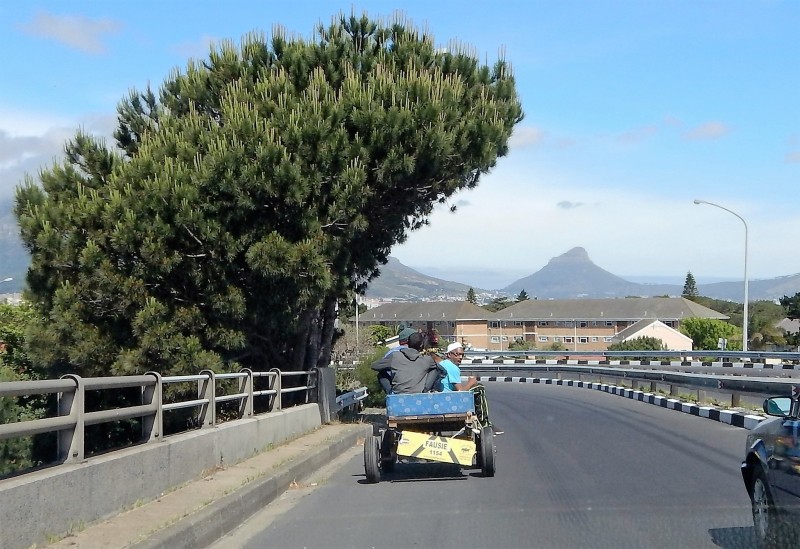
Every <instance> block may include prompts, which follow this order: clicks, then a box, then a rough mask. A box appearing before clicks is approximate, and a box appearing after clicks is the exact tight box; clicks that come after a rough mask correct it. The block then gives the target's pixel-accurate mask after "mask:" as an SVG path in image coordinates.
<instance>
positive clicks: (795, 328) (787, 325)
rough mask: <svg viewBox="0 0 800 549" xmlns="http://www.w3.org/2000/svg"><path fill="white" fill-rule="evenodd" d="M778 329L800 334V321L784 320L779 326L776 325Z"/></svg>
mask: <svg viewBox="0 0 800 549" xmlns="http://www.w3.org/2000/svg"><path fill="white" fill-rule="evenodd" d="M775 327H776V328H780V329H781V330H783V331H785V332H788V333H790V334H794V333H797V332H800V320H791V319H789V318H784V319H783V320H781V321H780V322H778V323H777V324H775Z"/></svg>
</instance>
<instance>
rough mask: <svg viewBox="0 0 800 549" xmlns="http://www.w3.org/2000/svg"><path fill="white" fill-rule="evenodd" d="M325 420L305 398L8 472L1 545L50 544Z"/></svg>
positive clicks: (1, 497)
mask: <svg viewBox="0 0 800 549" xmlns="http://www.w3.org/2000/svg"><path fill="white" fill-rule="evenodd" d="M320 425H321V421H320V409H319V406H318V405H317V404H306V405H302V406H297V407H294V408H289V409H286V410H283V411H280V412H271V413H269V414H266V415H263V416H257V417H254V418H252V419H243V420H237V421H233V422H230V423H225V424H221V425H218V426H217V427H214V428H211V429H202V430H198V431H193V432H191V433H185V434H180V435H174V436H171V437H167V438H166V439H164V440H162V441H160V442H155V443H149V444H142V445H140V446H135V447H131V448H127V449H124V450H118V451H115V452H113V453H111V454H107V455H104V456H97V457H92V458H89V459H88V460H86V461H85V462H84V463H80V464H76V465H59V466H56V467H52V468H49V469H45V470H42V471H37V472H35V473H30V474H28V475H24V476H21V477H17V478H11V479H6V480H2V481H0V549H23V548H26V547H30V546H31V545H32V544H44V543H46V542H47V541H48V538H49V536H56V535H61V534H64V533H67V532H70V531H73V530H78V529H80V528H82V527H83V526H84V525H86V524H89V523H90V522H93V521H96V520H99V519H102V518H105V517H108V516H113V515H115V514H118V513H119V512H120V511H122V510H124V509H126V508H130V507H133V506H135V505H136V504H137V503H142V502H145V501H149V500H152V499H155V498H157V497H159V496H160V495H161V494H163V493H164V492H167V491H169V490H170V489H171V488H174V487H177V486H180V485H181V484H184V483H186V482H188V481H190V480H193V479H196V478H198V477H199V476H201V475H202V474H203V472H205V471H209V470H211V469H213V468H215V467H218V466H220V465H222V466H225V465H232V464H234V463H238V462H240V461H242V460H244V459H247V458H249V457H251V456H253V455H255V454H257V453H260V452H262V451H264V450H266V449H268V448H269V446H270V445H273V444H280V443H282V442H285V441H287V440H290V439H292V438H295V437H297V436H300V435H303V434H305V433H308V432H310V431H313V430H314V429H316V428H318V427H320ZM200 503H202V502H198V504H200Z"/></svg>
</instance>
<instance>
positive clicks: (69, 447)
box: [0, 369, 316, 463]
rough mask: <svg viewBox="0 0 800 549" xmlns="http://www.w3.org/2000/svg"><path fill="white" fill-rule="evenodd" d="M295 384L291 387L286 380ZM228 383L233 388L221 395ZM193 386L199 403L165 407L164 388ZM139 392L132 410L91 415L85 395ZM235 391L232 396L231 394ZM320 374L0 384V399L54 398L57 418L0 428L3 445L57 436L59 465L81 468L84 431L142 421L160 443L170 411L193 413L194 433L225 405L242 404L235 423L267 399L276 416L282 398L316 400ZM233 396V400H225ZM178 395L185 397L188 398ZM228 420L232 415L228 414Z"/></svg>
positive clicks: (147, 438)
mask: <svg viewBox="0 0 800 549" xmlns="http://www.w3.org/2000/svg"><path fill="white" fill-rule="evenodd" d="M258 379H264V380H265V381H266V388H262V389H258V390H256V389H255V387H256V380H258ZM290 379H291V380H293V382H288V380H290ZM225 382H227V385H231V384H233V389H231V387H224V388H222V390H220V389H221V387H220V385H221V384H222V383H225ZM186 383H189V384H192V385H193V386H194V387H196V391H197V393H196V395H197V398H193V399H189V400H178V401H176V402H168V403H165V402H164V388H165V386H167V385H170V384H176V385H177V384H186ZM124 389H134V390H135V389H138V390H139V393H140V398H139V399H136V400H138V402H137V403H136V404H133V405H127V406H122V407H119V408H109V409H104V410H96V411H88V410H87V407H86V402H87V393H89V392H93V391H108V390H111V391H114V390H117V391H118V390H124ZM231 390H233V392H230V391H231ZM315 390H316V371H315V370H311V371H302V372H282V371H280V370H278V369H272V370H270V371H267V372H253V371H251V370H249V369H243V370H242V371H240V372H235V373H223V374H217V373H215V372H213V371H211V370H203V371H202V372H200V373H199V374H196V375H186V376H161V375H160V374H159V373H157V372H148V373H147V374H144V375H136V376H119V377H99V378H83V377H81V376H78V375H74V374H68V375H66V376H64V377H63V378H61V379H54V380H41V381H12V382H2V383H0V398H3V397H30V396H36V395H49V394H56V398H57V401H56V414H55V415H54V416H53V417H47V418H42V419H32V420H20V421H17V422H12V423H5V424H2V425H0V440H3V439H10V438H20V437H29V436H33V435H38V434H41V433H50V432H55V433H57V452H56V453H57V456H56V461H57V462H61V463H70V462H79V461H83V460H84V459H85V457H86V444H85V436H84V434H85V430H86V427H89V426H92V425H99V424H103V423H110V422H116V421H121V420H126V419H137V418H140V419H141V425H142V436H141V442H145V443H146V442H153V441H157V440H159V439H161V438H163V437H164V436H165V433H164V417H165V414H166V413H168V412H171V411H175V410H180V409H185V408H194V409H196V410H197V413H196V416H195V419H196V421H194V422H193V423H194V426H195V428H200V429H205V428H210V427H213V426H215V425H216V424H218V423H220V422H221V421H222V418H221V417H220V416H219V415H218V413H217V412H218V410H219V406H220V405H221V404H223V403H225V402H238V403H239V406H238V411H237V413H235V414H234V415H235V416H236V417H235V418H234V419H244V418H248V417H252V416H253V415H254V413H255V412H254V410H255V407H254V403H255V402H257V399H264V398H266V402H265V403H264V406H262V408H264V409H265V411H266V412H270V411H278V410H281V409H282V407H283V400H284V399H283V395H286V394H290V393H293V394H300V395H301V396H300V398H299V400H300V401H301V402H297V400H298V399H297V398H295V399H294V400H295V402H297V403H302V404H305V403H308V402H309V401H310V400H311V401H313V400H314V399H315V396H314V395H315ZM226 393H229V394H226ZM179 394H183V395H185V394H186V392H182V393H180V392H179ZM229 414H230V412H229Z"/></svg>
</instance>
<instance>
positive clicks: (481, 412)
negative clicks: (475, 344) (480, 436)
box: [439, 343, 503, 435]
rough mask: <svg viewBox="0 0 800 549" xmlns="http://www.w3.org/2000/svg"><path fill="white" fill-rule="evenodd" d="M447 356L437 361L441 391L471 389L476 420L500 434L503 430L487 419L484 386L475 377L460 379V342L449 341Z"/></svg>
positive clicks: (487, 407) (487, 406) (487, 408)
mask: <svg viewBox="0 0 800 549" xmlns="http://www.w3.org/2000/svg"><path fill="white" fill-rule="evenodd" d="M446 356H447V358H446V359H445V360H443V361H441V362H440V363H439V367H440V368H443V369H444V370H445V372H447V373H446V374H445V377H444V378H442V392H448V391H472V393H473V394H474V395H475V413H476V414H477V415H478V420H479V421H480V423H481V425H483V426H484V427H491V428H492V430H493V431H494V434H495V435H502V434H503V430H502V429H500V428H499V427H497V426H495V425H493V424H492V422H491V421H489V402H488V401H487V400H486V388H485V387H484V386H483V385H482V384H480V383H478V379H477V378H475V377H469V378H467V380H466V381H461V368H459V365H460V364H461V359H462V358H464V349H463V348H462V347H461V344H460V343H451V344H450V345H448V346H447V354H446Z"/></svg>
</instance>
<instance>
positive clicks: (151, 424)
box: [142, 372, 164, 442]
mask: <svg viewBox="0 0 800 549" xmlns="http://www.w3.org/2000/svg"><path fill="white" fill-rule="evenodd" d="M146 375H149V376H153V377H155V378H156V382H155V383H154V384H153V386H152V387H150V386H144V387H142V404H155V405H156V411H155V413H154V414H152V415H149V416H144V417H142V440H146V441H147V442H153V441H154V440H158V439H159V438H161V440H164V439H163V437H162V436H161V433H162V432H163V430H164V408H163V406H164V401H163V398H162V395H163V386H162V385H161V374H159V373H158V372H147V374H146Z"/></svg>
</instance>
